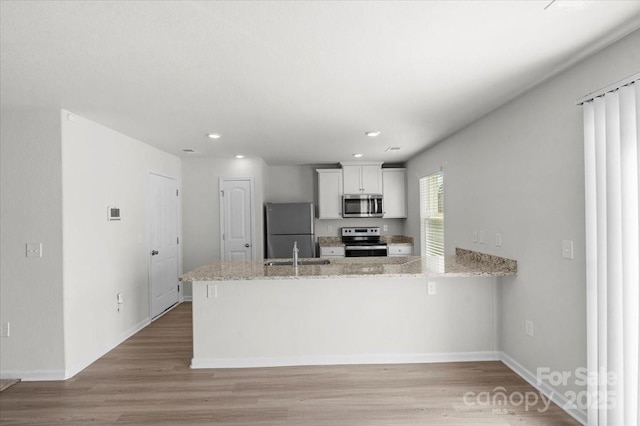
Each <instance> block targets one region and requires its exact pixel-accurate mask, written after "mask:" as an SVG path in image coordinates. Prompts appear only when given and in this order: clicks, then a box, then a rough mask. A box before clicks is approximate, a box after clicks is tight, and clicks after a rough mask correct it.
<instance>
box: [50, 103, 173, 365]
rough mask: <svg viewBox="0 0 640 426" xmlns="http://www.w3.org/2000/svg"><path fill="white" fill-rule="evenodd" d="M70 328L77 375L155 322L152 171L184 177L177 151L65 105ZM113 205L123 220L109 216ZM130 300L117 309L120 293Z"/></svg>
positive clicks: (68, 350)
mask: <svg viewBox="0 0 640 426" xmlns="http://www.w3.org/2000/svg"><path fill="white" fill-rule="evenodd" d="M60 114H61V115H60V116H59V119H60V120H61V123H62V193H63V242H64V250H63V252H64V260H63V265H64V328H65V338H64V341H65V356H66V370H67V376H71V375H73V374H75V373H77V372H78V371H80V370H81V369H82V368H84V367H86V366H87V365H88V364H90V363H91V362H93V361H95V360H96V359H98V358H99V357H100V356H102V355H103V354H104V353H106V352H107V351H108V350H110V349H111V348H113V347H114V346H115V345H117V344H119V343H120V342H121V341H122V340H123V339H124V338H126V337H128V336H129V335H130V334H131V333H132V332H134V331H136V330H138V329H139V328H140V327H142V326H144V325H145V324H147V323H148V321H149V293H148V291H149V288H148V271H149V266H148V265H149V253H150V248H149V236H148V217H149V216H148V215H149V212H148V201H149V199H148V194H149V179H150V178H149V173H150V172H154V173H158V174H162V175H164V176H169V177H173V178H175V179H176V180H177V181H178V184H179V182H180V175H181V162H180V159H179V158H178V157H176V156H173V155H170V154H167V153H164V152H162V151H159V150H158V149H156V148H153V147H151V146H150V145H146V144H144V143H142V142H139V141H137V140H135V139H132V138H130V137H128V136H125V135H123V134H121V133H118V132H116V131H114V130H111V129H109V128H106V127H104V126H101V125H99V124H96V123H94V122H92V121H89V120H86V119H84V118H82V117H79V116H77V115H73V118H74V121H70V120H69V119H68V114H69V113H68V112H67V111H64V110H63V111H61V113H60ZM107 206H117V207H120V211H121V215H122V220H120V221H111V222H110V221H107ZM117 293H122V294H123V296H124V304H123V306H122V309H121V310H120V311H118V309H117V308H118V305H117V303H116V294H117Z"/></svg>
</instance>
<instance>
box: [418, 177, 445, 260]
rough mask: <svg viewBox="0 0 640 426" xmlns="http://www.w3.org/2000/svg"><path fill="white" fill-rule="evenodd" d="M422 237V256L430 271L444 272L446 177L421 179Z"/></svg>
mask: <svg viewBox="0 0 640 426" xmlns="http://www.w3.org/2000/svg"><path fill="white" fill-rule="evenodd" d="M420 235H421V249H422V256H423V257H424V258H425V259H426V260H427V264H428V266H429V267H430V269H433V270H435V271H440V272H442V271H444V175H443V173H442V171H438V172H436V173H433V174H430V175H427V176H424V177H422V178H420Z"/></svg>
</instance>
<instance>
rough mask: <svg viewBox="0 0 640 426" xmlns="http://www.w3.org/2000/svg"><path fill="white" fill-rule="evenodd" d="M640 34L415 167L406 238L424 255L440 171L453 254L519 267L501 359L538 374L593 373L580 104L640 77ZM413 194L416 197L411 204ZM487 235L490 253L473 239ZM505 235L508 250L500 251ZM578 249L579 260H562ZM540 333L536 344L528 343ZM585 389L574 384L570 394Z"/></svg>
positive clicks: (504, 295) (506, 302) (510, 287)
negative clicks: (428, 208)
mask: <svg viewBox="0 0 640 426" xmlns="http://www.w3.org/2000/svg"><path fill="white" fill-rule="evenodd" d="M638 46H640V31H636V32H634V33H632V34H631V35H629V36H627V37H626V38H624V39H623V40H621V41H619V42H617V43H616V44H614V45H612V46H610V47H608V48H606V49H605V50H603V51H601V52H599V53H597V54H596V55H594V56H592V57H590V58H588V59H587V60H585V61H584V62H582V63H580V64H578V65H576V66H574V67H572V68H571V69H569V70H567V71H565V72H563V73H561V74H559V75H558V76H556V77H555V78H553V79H551V80H548V81H546V82H544V83H543V84H541V85H539V86H538V87H536V88H534V89H533V90H530V91H529V92H527V93H525V94H523V95H522V96H520V97H518V98H517V99H516V100H514V101H512V102H510V103H509V104H507V105H504V106H502V107H501V108H499V109H497V110H495V111H494V112H492V113H491V114H489V115H487V116H485V117H484V118H482V119H480V120H479V121H477V122H475V123H473V124H472V125H470V126H468V127H467V128H465V129H463V130H461V131H460V132H458V133H457V134H455V135H453V136H451V137H450V138H448V139H446V140H445V141H443V142H441V143H440V144H438V145H437V146H435V147H433V148H432V149H429V150H427V151H426V152H424V153H422V154H421V155H419V156H417V157H415V158H414V159H412V160H411V161H410V162H409V163H408V177H409V178H408V182H409V210H410V217H409V219H407V226H406V231H407V233H409V234H410V235H412V236H413V237H414V238H415V239H416V247H419V238H418V237H419V220H418V212H419V200H418V177H419V176H421V175H423V174H425V173H429V172H432V171H434V170H436V169H437V168H438V167H440V166H442V167H443V170H444V176H445V177H444V179H445V222H446V229H445V240H446V251H447V252H448V253H452V252H453V250H454V248H455V247H465V248H469V249H474V250H479V251H483V252H487V253H492V254H496V255H499V256H505V257H509V258H513V259H516V260H517V261H518V276H517V277H514V278H510V279H506V280H504V282H503V284H502V288H501V294H500V295H499V300H501V308H500V312H499V315H500V318H501V321H500V323H501V334H500V336H499V341H500V343H499V344H500V349H501V350H502V351H503V352H504V353H506V354H507V355H508V356H509V357H511V358H512V359H514V360H515V361H516V362H518V363H520V364H521V365H522V366H524V367H525V368H526V369H528V370H529V371H530V372H532V373H534V374H535V372H536V369H537V368H538V367H549V368H550V369H551V370H554V371H570V372H575V369H576V368H577V367H580V366H586V309H585V304H586V294H585V254H584V251H585V247H584V246H585V241H584V167H583V135H582V108H580V107H578V106H576V105H575V101H576V99H578V98H579V97H581V96H583V95H585V94H587V93H589V92H591V91H594V90H596V89H598V88H600V87H604V86H606V85H608V84H610V83H613V82H615V81H617V80H620V79H622V78H624V77H627V76H629V75H631V74H633V73H636V72H638V69H640V49H638ZM412 194H413V196H412ZM474 230H484V231H485V233H486V240H487V243H486V244H484V245H483V244H477V243H476V244H474V243H473V242H472V232H473V231H474ZM497 232H500V233H501V234H502V239H503V246H502V247H495V245H494V244H493V242H494V238H495V234H496V233H497ZM562 240H573V241H574V243H575V259H574V260H566V259H563V258H562ZM527 319H528V320H532V321H533V323H534V337H528V336H526V335H525V333H524V323H525V320H527ZM569 389H572V390H575V391H580V390H582V388H580V387H578V386H576V385H575V384H574V382H573V381H571V380H570V381H569V383H568V384H567V386H559V387H558V388H557V390H558V391H560V392H561V393H564V392H565V391H567V390H569Z"/></svg>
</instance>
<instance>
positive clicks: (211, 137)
mask: <svg viewBox="0 0 640 426" xmlns="http://www.w3.org/2000/svg"><path fill="white" fill-rule="evenodd" d="M207 137H208V138H209V139H220V138H221V137H222V135H221V134H220V133H207Z"/></svg>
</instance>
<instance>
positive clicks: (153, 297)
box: [149, 174, 179, 318]
mask: <svg viewBox="0 0 640 426" xmlns="http://www.w3.org/2000/svg"><path fill="white" fill-rule="evenodd" d="M149 176H150V192H151V194H150V211H149V214H150V221H149V248H150V253H149V259H150V260H149V262H150V266H149V271H150V274H149V275H150V277H149V297H150V303H149V304H150V310H151V318H155V317H156V316H158V315H160V314H161V313H162V312H164V311H165V310H167V308H170V307H171V306H173V305H174V304H176V303H178V297H179V294H178V183H177V181H176V180H175V179H171V178H168V177H164V176H159V175H156V174H150V175H149Z"/></svg>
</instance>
